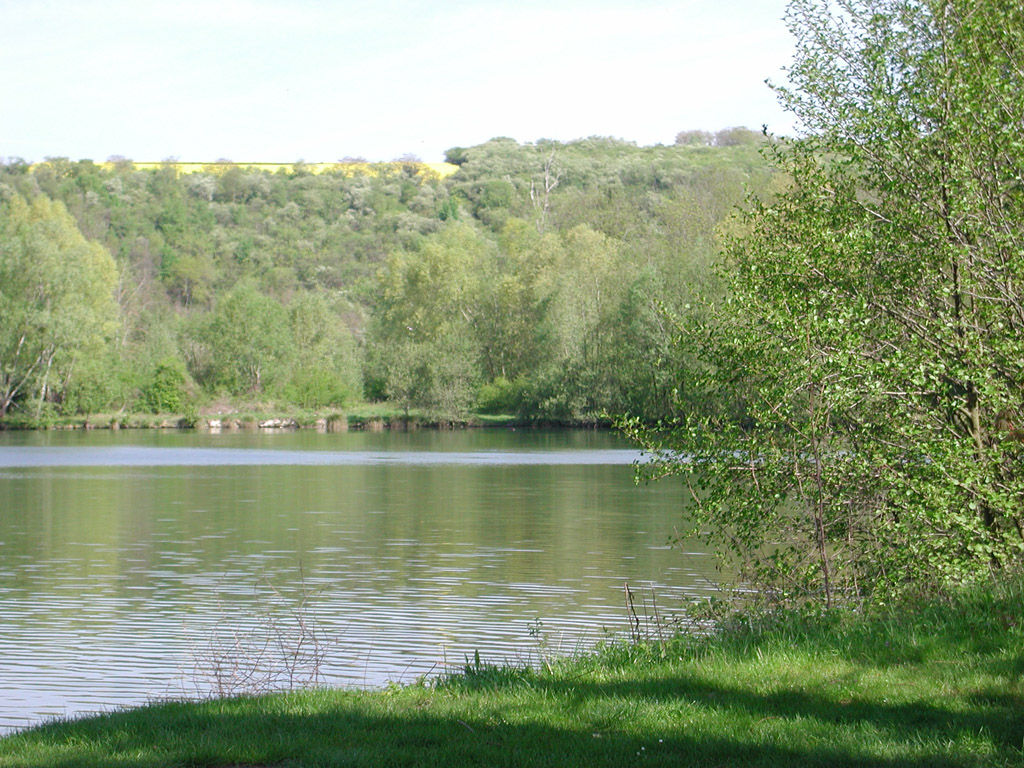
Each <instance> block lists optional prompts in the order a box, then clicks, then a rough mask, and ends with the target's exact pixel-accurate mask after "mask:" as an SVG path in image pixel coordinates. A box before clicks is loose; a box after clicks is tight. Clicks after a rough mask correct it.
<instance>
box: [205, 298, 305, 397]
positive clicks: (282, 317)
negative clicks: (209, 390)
mask: <svg viewBox="0 0 1024 768" xmlns="http://www.w3.org/2000/svg"><path fill="white" fill-rule="evenodd" d="M193 335H194V336H195V337H196V340H197V341H198V342H199V344H200V347H199V350H198V351H194V352H193V365H194V366H195V367H196V368H197V369H200V370H196V374H197V378H199V379H200V380H202V381H204V383H207V384H209V385H210V386H212V387H214V388H217V387H223V388H224V389H226V390H227V391H229V392H231V393H232V394H236V395H253V394H260V393H262V392H263V391H264V389H265V388H266V387H267V385H268V383H271V382H273V381H274V380H275V378H277V377H279V376H280V374H281V371H282V369H283V368H284V367H286V365H287V362H288V361H289V360H290V358H292V356H293V354H294V352H295V350H294V347H293V341H292V337H291V334H290V333H289V322H288V312H287V310H285V308H284V306H283V305H282V304H281V303H280V302H279V301H277V300H276V299H274V298H272V297H270V296H265V295H263V294H261V293H259V292H258V291H257V290H256V289H255V288H253V287H252V286H251V285H250V284H248V283H243V284H241V285H238V286H237V287H235V288H234V289H233V290H232V291H231V292H230V293H229V294H227V295H226V296H225V297H224V298H223V299H221V301H220V302H219V303H218V304H217V307H216V308H215V309H214V311H213V312H212V313H211V314H210V315H209V316H208V317H206V318H204V320H203V322H201V323H200V324H199V325H198V328H197V329H196V330H195V331H194V332H193Z"/></svg>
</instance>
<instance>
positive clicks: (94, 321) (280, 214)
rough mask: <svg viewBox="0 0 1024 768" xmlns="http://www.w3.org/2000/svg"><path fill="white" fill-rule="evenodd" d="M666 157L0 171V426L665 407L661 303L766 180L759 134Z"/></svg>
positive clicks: (529, 149) (668, 374)
mask: <svg viewBox="0 0 1024 768" xmlns="http://www.w3.org/2000/svg"><path fill="white" fill-rule="evenodd" d="M680 142H681V143H678V144H673V145H670V146H658V147H637V146H635V145H633V144H631V143H629V142H625V141H620V140H615V139H605V138H593V139H585V140H580V141H575V142H568V143H561V142H554V141H538V142H536V143H532V144H518V143H516V142H515V141H513V140H511V139H494V140H492V141H489V142H487V143H485V144H483V145H480V146H476V147H467V148H454V149H452V150H450V151H449V153H448V155H449V160H451V161H452V162H451V163H450V164H449V165H448V166H447V168H448V169H449V170H456V169H457V170H456V172H455V173H448V174H446V175H444V176H442V175H441V174H439V173H438V172H437V171H436V170H435V169H434V168H433V167H431V166H428V165H426V164H423V163H419V162H416V161H414V160H412V159H408V160H406V161H400V162H394V163H378V164H366V163H357V162H350V163H343V164H339V165H338V166H337V168H330V167H327V168H324V167H318V168H317V170H318V171H319V172H318V173H311V172H310V171H309V169H308V168H307V167H306V166H304V165H303V164H301V163H297V164H293V165H289V166H286V167H282V168H281V169H279V170H276V171H274V170H270V169H267V168H261V167H259V166H244V165H236V164H232V163H227V162H223V163H211V164H210V165H209V166H207V167H205V168H203V169H200V170H197V169H196V168H194V167H191V166H190V167H188V168H187V169H184V168H183V166H182V165H180V164H175V163H171V162H168V163H166V164H164V165H162V166H159V165H158V166H154V165H153V164H140V165H139V166H138V167H137V166H136V165H134V164H133V163H132V162H130V161H127V160H116V161H114V162H109V163H102V164H97V163H93V162H91V161H87V160H84V161H76V162H73V161H69V160H67V159H60V158H55V159H50V160H47V161H46V162H43V163H38V164H35V165H31V166H30V165H27V164H25V163H22V162H19V161H17V160H9V161H8V162H6V163H5V164H3V165H0V279H2V284H3V286H4V290H3V293H2V294H0V300H2V302H3V307H2V312H3V317H4V319H5V322H4V324H3V326H2V327H0V363H2V364H0V423H4V422H6V423H8V424H22V425H26V424H28V425H36V426H46V425H48V424H50V423H55V422H56V421H57V420H60V419H69V418H70V419H72V420H74V419H78V420H79V421H80V422H84V421H86V420H88V417H89V416H90V415H93V414H97V413H103V414H108V413H113V414H136V413H161V414H163V413H173V414H177V415H178V416H179V417H185V416H191V417H192V418H194V417H195V416H197V415H206V414H207V413H208V412H209V413H216V412H217V411H218V410H220V411H231V410H235V411H237V410H240V409H242V408H244V407H245V403H247V402H252V401H258V402H261V403H263V404H264V405H265V407H264V410H268V411H276V412H279V413H285V412H287V411H289V410H291V409H296V408H299V409H305V410H308V411H322V412H327V411H330V410H333V409H344V408H346V407H349V406H351V405H353V404H357V403H360V402H363V401H372V402H380V401H384V402H389V403H391V404H392V406H393V407H394V408H395V409H397V410H399V411H401V412H404V413H410V412H419V413H420V414H421V415H422V416H424V417H425V418H426V419H427V420H433V421H441V420H449V421H459V420H463V419H465V418H466V416H467V415H468V414H469V413H470V412H472V411H475V412H478V413H482V414H496V413H504V414H512V415H516V416H519V417H522V418H528V419H529V418H536V419H543V420H545V421H548V422H559V423H587V422H590V423H592V422H594V421H596V420H597V419H599V418H600V417H601V415H602V414H603V413H605V412H609V413H611V412H618V411H621V410H624V409H629V410H634V411H641V412H644V413H648V414H650V415H651V416H652V417H654V416H657V415H664V414H666V413H667V411H668V409H669V408H670V407H671V406H670V393H671V390H672V388H673V386H674V385H675V383H676V374H675V373H674V363H675V362H677V360H676V358H678V357H679V354H680V353H678V352H676V351H675V350H674V348H673V346H672V344H671V338H670V335H669V329H668V328H667V327H666V326H665V324H664V323H663V321H662V319H661V314H660V307H661V306H662V305H664V306H669V307H673V308H676V309H680V308H681V307H682V306H683V305H684V304H685V303H686V301H687V300H688V297H690V296H691V294H692V293H693V291H694V289H695V288H694V286H696V285H707V284H708V283H710V282H712V281H713V279H714V278H713V277H712V275H711V270H710V263H711V260H712V257H713V254H714V247H715V227H716V225H717V224H718V223H720V222H721V221H722V220H723V219H724V218H725V217H726V216H727V215H728V214H729V212H730V211H731V210H732V208H733V207H734V206H735V205H737V204H738V203H740V202H741V201H742V200H743V199H744V188H745V186H747V187H749V188H751V189H754V190H758V191H764V190H768V189H769V188H770V187H771V185H772V183H773V179H774V178H775V175H776V174H775V172H774V171H773V170H772V169H771V168H770V166H769V164H768V162H767V161H766V160H764V159H763V158H762V157H761V156H760V155H759V154H758V152H757V148H758V145H759V144H761V143H762V137H761V136H760V134H755V133H753V132H751V131H747V130H745V129H730V130H725V131H720V132H719V133H718V134H714V135H713V134H704V133H701V132H689V133H684V134H681V135H680ZM193 165H194V164H193ZM186 171H187V172H186Z"/></svg>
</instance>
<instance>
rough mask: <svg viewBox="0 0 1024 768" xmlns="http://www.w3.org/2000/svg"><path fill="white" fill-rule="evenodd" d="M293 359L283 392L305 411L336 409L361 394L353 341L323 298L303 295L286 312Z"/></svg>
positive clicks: (359, 364)
mask: <svg viewBox="0 0 1024 768" xmlns="http://www.w3.org/2000/svg"><path fill="white" fill-rule="evenodd" d="M288 320H289V326H290V330H291V343H292V346H293V348H294V349H295V356H294V358H293V361H292V365H291V378H290V381H289V383H288V386H287V388H286V391H287V393H288V395H289V397H290V398H291V399H292V400H293V401H295V402H297V403H298V404H299V405H301V406H303V407H305V408H322V407H324V406H328V405H335V406H340V405H344V404H345V403H346V402H348V401H350V400H352V399H355V398H357V397H359V396H360V395H361V394H362V388H363V387H362V360H361V355H360V351H359V348H358V346H357V345H356V340H355V338H354V337H353V336H352V333H351V331H349V329H348V327H347V326H346V325H345V324H344V323H343V322H342V320H341V318H340V317H339V316H338V313H337V312H336V311H335V310H334V308H333V307H332V306H331V302H330V300H329V299H328V298H327V297H326V296H324V295H323V294H313V293H306V294H302V295H301V296H299V297H297V298H296V299H295V300H294V301H293V302H292V304H291V306H289V308H288Z"/></svg>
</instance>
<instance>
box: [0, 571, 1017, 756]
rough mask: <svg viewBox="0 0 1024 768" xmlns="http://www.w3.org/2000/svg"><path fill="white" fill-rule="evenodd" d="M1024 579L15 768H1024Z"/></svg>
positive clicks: (288, 709)
mask: <svg viewBox="0 0 1024 768" xmlns="http://www.w3.org/2000/svg"><path fill="white" fill-rule="evenodd" d="M1022 659H1024V581H1022V580H1021V579H1020V578H1019V577H1016V576H1015V577H1005V576H1004V577H1002V578H1001V579H1000V580H998V581H996V582H990V583H987V584H984V585H980V586H979V587H976V588H974V589H972V590H967V591H963V590H960V591H957V592H955V593H950V594H947V595H945V596H942V597H937V596H935V595H933V596H932V597H930V598H928V599H926V600H918V601H911V600H909V598H908V599H907V600H905V601H904V602H902V603H900V604H898V605H894V606H890V607H888V608H876V609H872V610H871V611H869V612H868V613H866V614H865V613H861V612H857V611H852V610H847V609H834V610H832V611H828V612H824V611H799V612H798V611H790V612H783V613H777V614H775V615H774V616H769V617H764V616H762V617H761V618H756V616H755V615H749V616H747V617H743V616H733V618H732V619H731V620H730V621H728V622H727V623H726V624H724V625H723V626H722V629H721V631H720V632H719V633H717V634H714V635H710V636H696V635H688V636H675V637H667V636H666V637H665V638H662V639H661V640H659V638H658V636H657V634H656V633H655V634H653V635H652V636H650V637H647V638H640V639H638V641H637V642H632V643H626V644H622V643H611V644H609V645H607V646H605V647H603V648H601V649H599V650H597V651H596V652H594V653H586V654H582V655H579V656H577V657H575V658H571V659H564V660H551V661H550V663H549V664H547V665H541V666H539V667H538V668H536V669H531V668H526V667H522V666H519V665H513V666H508V665H500V664H499V665H491V664H488V663H486V660H483V661H482V660H479V659H469V660H467V662H466V664H465V666H464V668H462V669H461V670H459V671H457V672H455V674H452V675H450V676H447V677H442V678H440V679H437V680H433V681H428V680H424V681H420V682H417V683H414V684H411V685H405V686H398V685H396V686H391V687H388V688H386V689H384V690H373V691H357V690H330V689H313V690H307V691H302V692H293V693H284V694H275V695H268V696H260V697H256V698H236V699H217V700H210V701H203V702H193V703H168V704H155V705H151V706H147V707H143V708H141V709H136V710H132V711H127V712H116V713H110V714H106V715H101V716H98V717H95V718H89V719H85V720H79V721H72V722H65V723H52V724H48V725H43V726H40V727H37V728H33V729H31V730H28V731H24V732H21V733H18V734H14V735H11V736H7V737H5V738H4V739H2V740H0V766H4V768H28V766H32V767H33V768H60V767H69V766H75V767H76V768H87V767H88V766H97V768H98V767H99V766H109V765H120V766H139V767H140V768H141V767H142V766H145V767H147V768H158V767H162V766H167V767H170V766H185V765H189V766H282V768H284V767H285V766H288V767H289V768H301V767H302V766H328V765H351V766H362V765H365V766H378V765H391V766H435V765H446V766H468V765H496V766H550V765H560V766H581V767H583V766H587V767H588V768H590V767H591V766H615V767H616V768H619V767H620V766H623V765H656V766H673V768H674V767H675V766H679V765H709V766H710V765H749V766H807V765H829V766H858V767H860V768H867V767H868V766H897V765H901V766H925V765H928V766H948V767H950V768H952V767H954V766H956V767H957V768H967V767H968V766H972V767H973V766H977V767H978V768H980V766H986V767H988V768H995V767H996V766H1016V765H1020V763H1021V760H1022V759H1024V753H1022V749H1024V720H1022V718H1021V712H1024V687H1022V680H1024V666H1022Z"/></svg>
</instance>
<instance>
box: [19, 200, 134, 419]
mask: <svg viewBox="0 0 1024 768" xmlns="http://www.w3.org/2000/svg"><path fill="white" fill-rule="evenodd" d="M116 280H117V272H116V268H115V265H114V260H113V259H112V258H111V256H110V254H109V253H108V252H107V250H106V249H105V248H103V246H102V245H99V244H98V243H94V242H90V241H88V240H86V239H85V237H83V236H82V234H81V232H79V230H78V228H77V227H76V225H75V222H74V220H73V219H72V218H71V216H70V215H69V214H68V212H67V210H66V209H65V208H64V206H63V205H62V204H61V203H54V202H51V201H50V200H49V199H48V198H46V197H42V196H39V197H36V198H34V199H33V200H32V201H31V202H28V201H26V200H25V199H24V198H22V197H20V196H14V197H12V198H11V199H10V200H9V201H8V202H6V203H4V204H3V205H2V207H0V318H2V321H0V416H3V415H5V414H6V413H7V412H8V410H9V409H10V408H11V406H12V405H14V404H15V403H16V402H18V401H20V400H21V399H22V398H26V397H29V396H35V397H36V398H37V401H38V406H37V412H38V410H39V408H40V407H41V405H42V403H43V402H44V401H45V400H47V399H48V398H52V396H53V395H59V393H60V392H61V391H62V390H64V389H66V388H67V386H68V385H69V384H70V382H71V380H72V377H73V375H74V371H75V367H76V363H79V362H80V361H82V360H87V359H89V358H90V357H92V356H96V355H99V354H100V353H101V352H102V350H103V348H104V346H105V345H106V344H107V342H108V340H109V339H110V338H111V337H112V336H113V333H114V331H115V329H116V326H117V305H116V304H115V303H114V300H113V291H114V286H115V283H116Z"/></svg>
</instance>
